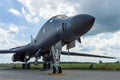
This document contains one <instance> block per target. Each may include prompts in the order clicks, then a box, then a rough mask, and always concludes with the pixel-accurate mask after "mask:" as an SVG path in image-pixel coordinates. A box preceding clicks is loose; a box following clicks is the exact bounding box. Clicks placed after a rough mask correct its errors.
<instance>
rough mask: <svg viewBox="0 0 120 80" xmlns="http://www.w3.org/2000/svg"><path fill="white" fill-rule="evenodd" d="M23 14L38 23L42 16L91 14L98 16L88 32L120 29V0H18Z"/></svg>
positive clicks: (47, 17)
mask: <svg viewBox="0 0 120 80" xmlns="http://www.w3.org/2000/svg"><path fill="white" fill-rule="evenodd" d="M18 2H19V3H21V4H22V5H23V6H24V7H22V14H23V15H24V17H25V19H26V20H27V21H29V22H31V23H38V22H39V21H40V18H44V19H49V18H50V17H52V16H54V15H58V14H65V15H68V16H72V15H75V14H91V15H93V16H95V17H96V22H95V25H94V27H93V29H92V30H91V31H90V32H89V33H88V34H92V35H95V34H99V33H104V32H115V31H118V30H120V26H119V25H120V23H119V22H120V18H119V17H118V16H120V11H119V7H120V5H119V3H120V1H119V0H114V1H112V0H111V1H110V0H100V1H99V0H92V1H91V0H79V1H78V0H60V1H57V0H53V1H49V0H37V2H35V1H34V0H29V1H26V0H18Z"/></svg>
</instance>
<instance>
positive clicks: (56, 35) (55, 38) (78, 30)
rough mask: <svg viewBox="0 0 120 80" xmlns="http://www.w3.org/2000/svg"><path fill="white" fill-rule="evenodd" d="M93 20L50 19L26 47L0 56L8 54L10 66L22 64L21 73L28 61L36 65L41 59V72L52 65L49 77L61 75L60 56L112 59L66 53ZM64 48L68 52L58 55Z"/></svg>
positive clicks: (86, 17) (85, 17)
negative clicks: (55, 74)
mask: <svg viewBox="0 0 120 80" xmlns="http://www.w3.org/2000/svg"><path fill="white" fill-rule="evenodd" d="M94 22H95V17H93V16H91V15H88V14H79V15H75V16H71V17H68V16H66V15H57V16H54V17H52V18H50V19H49V20H48V21H47V22H46V23H45V24H44V25H43V26H42V27H41V29H40V31H39V33H38V34H37V36H36V37H35V38H34V39H33V38H32V40H31V42H30V43H29V44H27V45H24V46H19V47H15V48H11V49H8V50H0V54H8V53H12V54H13V56H12V61H13V62H17V61H19V62H24V63H23V64H22V68H23V69H29V68H30V64H29V63H28V61H29V60H30V58H33V57H34V58H35V64H37V62H38V59H40V57H42V58H43V62H44V63H43V69H49V68H50V67H51V66H50V63H51V62H52V63H53V73H62V68H61V67H60V65H59V62H60V55H61V54H62V55H68V54H69V55H75V56H88V57H101V58H114V57H108V56H101V55H90V54H84V53H75V52H69V49H70V48H73V47H75V40H78V41H79V42H80V43H81V38H80V37H81V36H82V35H84V34H85V33H87V32H88V31H89V30H90V29H91V28H92V26H93V24H94ZM64 45H66V46H67V49H68V52H65V51H62V47H63V46H64Z"/></svg>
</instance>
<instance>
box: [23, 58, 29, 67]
mask: <svg viewBox="0 0 120 80" xmlns="http://www.w3.org/2000/svg"><path fill="white" fill-rule="evenodd" d="M29 59H30V58H27V57H25V59H24V61H25V63H23V64H22V69H30V63H28V61H29Z"/></svg>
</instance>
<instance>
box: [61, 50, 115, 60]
mask: <svg viewBox="0 0 120 80" xmlns="http://www.w3.org/2000/svg"><path fill="white" fill-rule="evenodd" d="M61 54H62V55H71V56H86V57H99V58H110V59H115V57H109V56H101V55H92V54H85V53H76V52H69V54H68V52H65V51H62V52H61Z"/></svg>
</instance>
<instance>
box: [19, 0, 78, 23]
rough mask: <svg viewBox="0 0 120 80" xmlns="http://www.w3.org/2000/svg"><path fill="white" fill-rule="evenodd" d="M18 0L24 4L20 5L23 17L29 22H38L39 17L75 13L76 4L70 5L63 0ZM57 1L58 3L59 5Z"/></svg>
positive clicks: (45, 17) (46, 17)
mask: <svg viewBox="0 0 120 80" xmlns="http://www.w3.org/2000/svg"><path fill="white" fill-rule="evenodd" d="M18 2H20V3H21V4H22V5H23V6H24V7H22V14H23V15H24V17H25V19H26V20H27V21H29V22H31V23H38V22H39V20H40V18H41V17H42V18H44V19H48V18H50V17H52V16H54V15H58V14H67V15H74V14H76V10H75V8H76V7H77V5H76V4H72V5H71V4H70V3H69V2H66V1H65V0H61V1H57V0H53V1H49V0H38V1H37V2H35V1H34V0H29V1H25V0H18ZM57 3H59V5H58V4H57Z"/></svg>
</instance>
